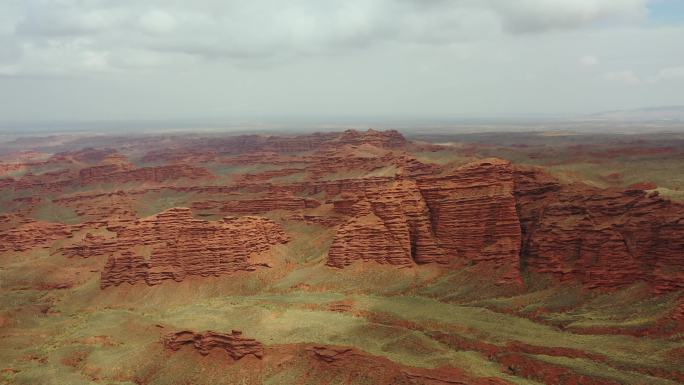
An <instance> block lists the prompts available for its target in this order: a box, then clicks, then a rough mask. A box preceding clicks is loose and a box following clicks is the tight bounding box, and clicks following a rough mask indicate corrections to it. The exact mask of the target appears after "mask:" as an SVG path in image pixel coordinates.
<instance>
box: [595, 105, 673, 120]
mask: <svg viewBox="0 0 684 385" xmlns="http://www.w3.org/2000/svg"><path fill="white" fill-rule="evenodd" d="M589 117H590V118H592V119H602V120H603V119H605V120H632V121H654V120H662V121H684V106H663V107H650V108H638V109H633V110H615V111H606V112H600V113H597V114H592V115H590V116H589Z"/></svg>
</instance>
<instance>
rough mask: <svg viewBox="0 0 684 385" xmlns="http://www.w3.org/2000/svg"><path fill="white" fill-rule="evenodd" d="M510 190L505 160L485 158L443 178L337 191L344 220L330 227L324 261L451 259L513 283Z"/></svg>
mask: <svg viewBox="0 0 684 385" xmlns="http://www.w3.org/2000/svg"><path fill="white" fill-rule="evenodd" d="M513 191H514V181H513V170H512V168H511V166H510V164H509V163H508V162H505V161H501V160H496V159H490V160H484V161H481V162H477V163H472V164H468V165H466V166H463V167H461V168H459V169H457V170H456V171H454V172H452V173H449V174H447V175H443V176H434V177H424V178H419V179H417V181H414V180H408V179H399V180H395V181H393V182H391V183H386V184H385V185H381V186H378V187H376V186H373V187H370V188H366V189H365V190H364V191H363V192H362V193H357V194H352V193H347V194H343V195H342V196H341V198H340V199H338V200H336V201H334V202H333V204H334V207H335V210H336V211H337V212H339V213H342V214H346V215H350V216H351V219H350V220H349V221H348V222H347V223H346V224H344V225H342V226H341V227H340V228H339V229H338V232H337V234H336V236H335V240H334V241H333V244H332V246H331V248H330V251H329V253H328V265H329V266H334V267H342V266H346V265H348V264H350V263H351V262H353V261H354V260H357V259H362V260H375V261H378V262H381V263H390V264H394V265H411V264H413V263H431V262H440V263H444V262H447V261H449V260H452V259H454V258H457V257H458V258H464V259H467V260H470V261H473V262H476V263H480V262H487V263H491V264H493V265H495V266H497V267H503V268H504V269H505V272H504V275H503V280H504V281H505V282H506V283H510V282H514V283H520V282H521V280H520V275H519V256H520V243H521V231H520V222H519V220H518V215H517V212H516V206H515V203H516V202H515V197H514V195H513ZM360 202H364V203H360Z"/></svg>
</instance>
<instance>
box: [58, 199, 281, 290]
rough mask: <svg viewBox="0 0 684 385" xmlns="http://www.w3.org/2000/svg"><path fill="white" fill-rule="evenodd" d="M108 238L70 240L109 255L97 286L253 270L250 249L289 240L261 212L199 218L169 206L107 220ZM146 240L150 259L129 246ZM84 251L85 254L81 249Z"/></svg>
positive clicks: (259, 249)
mask: <svg viewBox="0 0 684 385" xmlns="http://www.w3.org/2000/svg"><path fill="white" fill-rule="evenodd" d="M109 230H110V231H113V232H115V233H116V237H115V238H112V239H106V240H101V241H100V242H99V244H97V243H96V242H94V240H93V238H92V237H91V238H88V239H84V242H83V243H82V244H77V245H75V246H73V247H72V248H71V249H70V250H72V253H74V254H77V255H78V254H79V253H80V254H82V253H83V252H84V251H87V252H90V253H92V254H93V255H102V254H105V255H107V254H108V255H110V256H109V259H108V260H107V263H106V265H105V268H104V270H103V272H102V279H101V287H102V288H105V287H107V286H112V285H119V284H121V283H131V284H132V283H136V282H145V283H147V284H148V285H156V284H159V283H161V282H162V281H164V280H174V281H182V280H183V279H184V278H185V277H186V276H191V275H198V276H218V275H221V274H225V273H230V272H234V271H239V270H254V268H255V267H254V266H253V265H252V264H251V263H250V262H249V257H250V255H252V254H256V253H262V252H265V251H267V250H269V249H270V248H271V247H272V246H273V245H276V244H279V243H285V242H287V241H288V237H287V235H285V233H284V232H283V230H282V228H281V227H280V226H279V225H278V224H276V223H275V222H273V221H271V220H269V219H266V218H260V217H239V218H237V217H226V218H224V219H223V221H220V222H210V221H203V220H197V219H194V218H193V217H192V213H191V212H190V209H187V208H174V209H169V210H167V211H165V212H163V213H160V214H158V215H156V216H153V217H151V218H146V219H141V220H136V221H133V222H130V223H120V224H117V225H116V226H110V227H109ZM141 246H148V247H149V248H150V249H151V252H150V257H149V259H144V258H143V257H142V256H140V255H137V254H135V253H134V252H133V250H134V249H135V248H139V247H141ZM81 256H84V255H81Z"/></svg>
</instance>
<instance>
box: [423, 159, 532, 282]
mask: <svg viewBox="0 0 684 385" xmlns="http://www.w3.org/2000/svg"><path fill="white" fill-rule="evenodd" d="M418 186H419V187H420V191H421V193H422V194H423V196H424V197H425V202H426V204H427V206H428V208H429V210H430V220H431V222H432V225H433V227H434V231H435V235H436V236H437V239H438V240H439V244H440V246H442V247H443V248H445V249H446V250H447V251H448V252H449V253H450V254H451V255H454V256H459V257H463V258H466V259H469V260H472V261H476V262H493V263H495V264H497V265H501V266H510V267H511V268H514V269H516V270H517V268H518V265H519V255H520V240H521V232H520V221H519V220H518V215H517V212H516V201H515V196H514V195H513V192H514V182H513V170H512V167H511V165H510V163H508V162H506V161H503V160H499V159H487V160H483V161H479V162H474V163H470V164H467V165H465V166H463V167H461V168H458V169H457V170H455V171H454V172H452V173H449V174H447V175H444V176H436V177H426V178H420V179H418Z"/></svg>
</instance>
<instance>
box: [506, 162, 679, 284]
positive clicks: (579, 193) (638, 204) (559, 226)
mask: <svg viewBox="0 0 684 385" xmlns="http://www.w3.org/2000/svg"><path fill="white" fill-rule="evenodd" d="M515 177H516V196H517V198H518V211H519V213H520V218H521V223H522V228H523V234H524V235H523V248H522V255H523V258H524V264H525V265H526V266H527V269H529V270H530V271H534V272H539V273H547V274H551V275H553V276H555V277H556V278H557V279H558V280H560V281H567V280H574V281H580V282H582V283H584V284H585V285H586V286H588V287H590V288H597V287H603V288H617V287H622V286H628V285H631V284H634V283H635V282H637V281H646V282H649V283H651V285H652V286H653V287H654V290H655V291H656V292H668V291H673V290H677V289H681V288H684V205H682V204H680V203H675V202H671V201H669V200H667V199H663V198H661V197H659V196H658V195H657V193H651V194H647V193H646V192H644V191H641V190H635V189H632V190H626V191H616V190H600V189H597V188H593V187H590V186H586V185H582V184H574V185H561V184H560V183H558V182H557V181H554V180H553V178H551V177H549V176H547V175H545V174H543V172H541V171H539V170H530V169H520V170H518V171H517V172H516V174H515Z"/></svg>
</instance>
